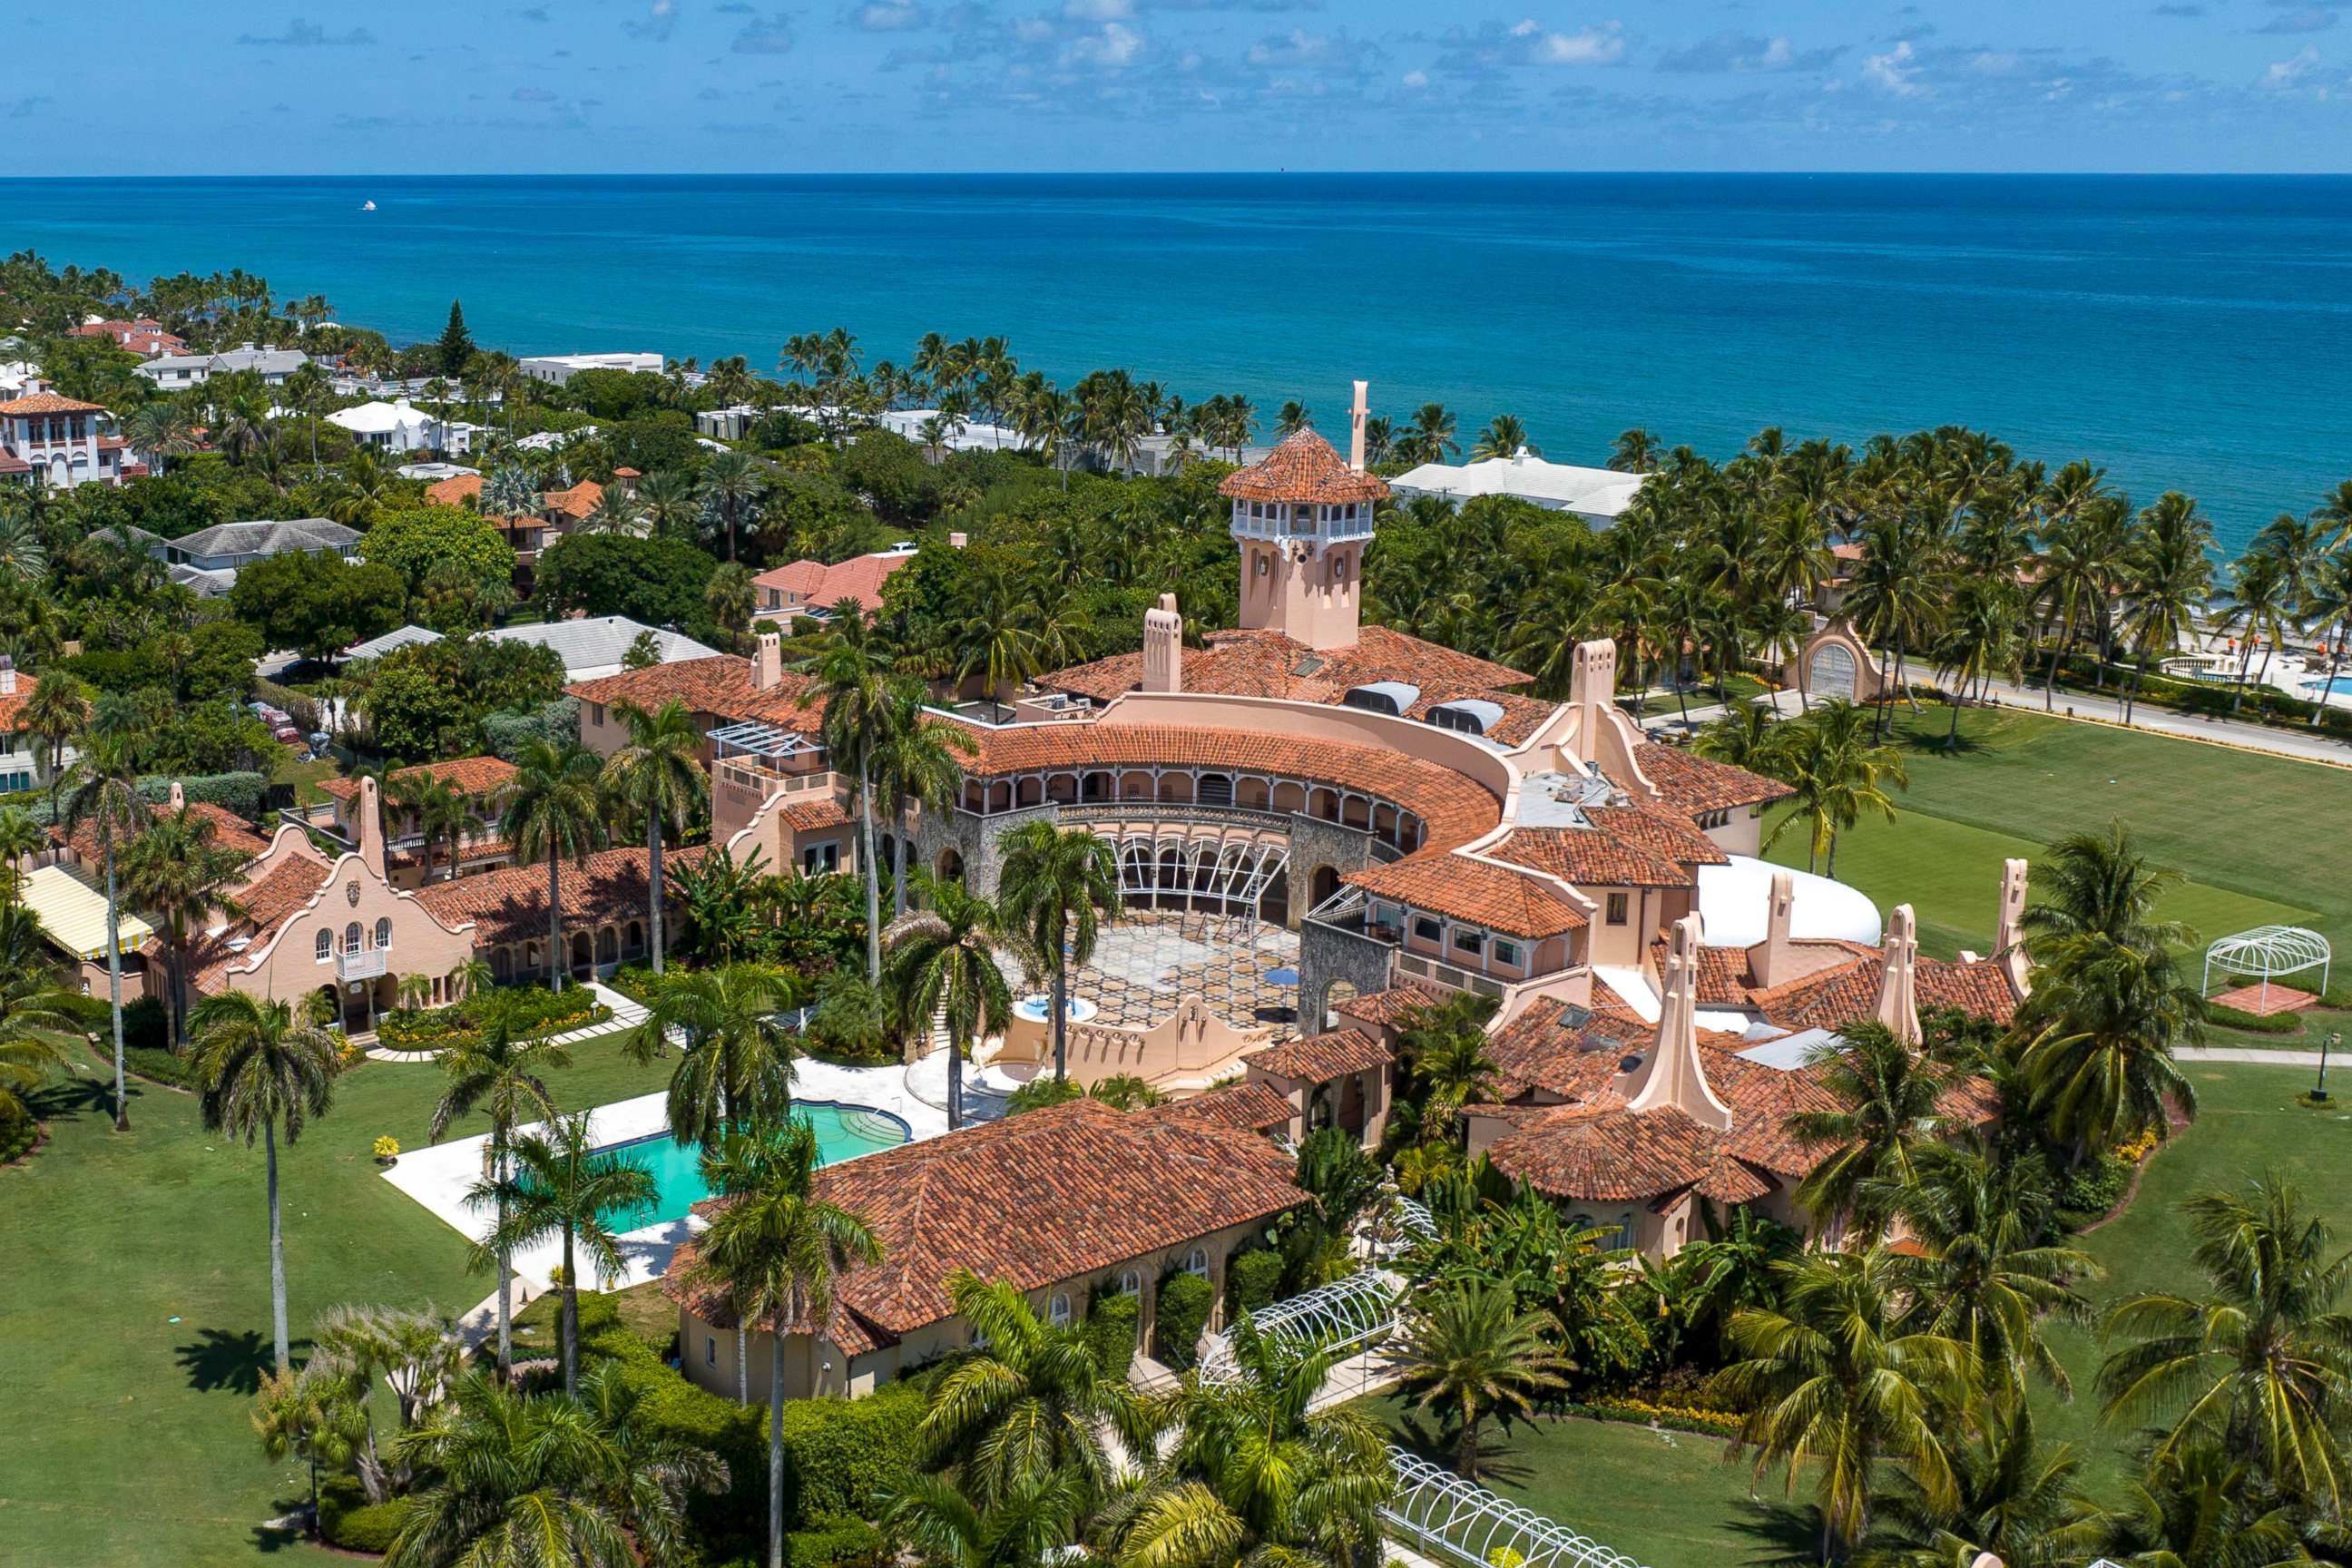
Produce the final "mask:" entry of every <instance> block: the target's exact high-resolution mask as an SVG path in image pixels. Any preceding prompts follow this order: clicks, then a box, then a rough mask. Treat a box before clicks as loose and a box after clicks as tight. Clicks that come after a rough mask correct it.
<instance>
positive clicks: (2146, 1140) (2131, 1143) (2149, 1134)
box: [2116, 1128, 2156, 1165]
mask: <svg viewBox="0 0 2352 1568" xmlns="http://www.w3.org/2000/svg"><path fill="white" fill-rule="evenodd" d="M2155 1147H2156V1131H2155V1130H2154V1129H2153V1128H2151V1129H2149V1130H2148V1131H2145V1132H2142V1133H2141V1134H2140V1135H2139V1136H2138V1137H2137V1138H2133V1139H2130V1140H2127V1141H2126V1142H2121V1143H2118V1144H2116V1159H2118V1160H2122V1161H2124V1162H2126V1163H2129V1164H2134V1165H2137V1164H2138V1163H2140V1162H2141V1161H2142V1160H2145V1159H2147V1156H2148V1152H2149V1151H2151V1150H2153V1149H2154V1148H2155Z"/></svg>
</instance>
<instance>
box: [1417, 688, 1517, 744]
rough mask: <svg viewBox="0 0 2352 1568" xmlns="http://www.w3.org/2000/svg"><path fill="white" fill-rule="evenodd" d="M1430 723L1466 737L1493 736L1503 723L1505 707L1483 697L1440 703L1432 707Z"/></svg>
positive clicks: (1429, 716)
mask: <svg viewBox="0 0 2352 1568" xmlns="http://www.w3.org/2000/svg"><path fill="white" fill-rule="evenodd" d="M1428 718H1429V721H1430V722H1431V723H1433V724H1434V725H1436V726H1437V727H1438V728H1439V729H1441V730H1459V731H1462V732H1463V733H1464V734H1465V735H1491V734H1493V733H1494V732H1495V726H1496V725H1497V724H1499V723H1501V722H1502V721H1503V705H1502V704H1501V703H1499V702H1489V701H1487V700H1486V699H1485V698H1483V697H1465V698H1460V699H1457V700H1454V701H1452V702H1440V703H1437V704H1436V705H1434V706H1433V707H1432V708H1431V709H1430V710H1429V714H1428Z"/></svg>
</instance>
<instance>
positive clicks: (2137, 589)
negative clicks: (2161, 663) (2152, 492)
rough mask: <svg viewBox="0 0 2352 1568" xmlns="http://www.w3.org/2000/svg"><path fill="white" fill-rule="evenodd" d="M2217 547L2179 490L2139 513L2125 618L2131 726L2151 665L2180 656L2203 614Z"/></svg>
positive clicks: (2194, 507)
mask: <svg viewBox="0 0 2352 1568" xmlns="http://www.w3.org/2000/svg"><path fill="white" fill-rule="evenodd" d="M2212 543H2213V528H2212V525H2211V524H2210V523H2209V522H2207V521H2205V519H2204V518H2202V517H2201V516H2200V515H2198V512H2197V503H2196V502H2195V501H2193V500H2189V498H2188V497H2187V496H2185V495H2182V494H2180V493H2179V491H2178V490H2168V491H2167V492H2166V493H2165V494H2163V495H2162V496H2159V497H2158V498H2157V502H2156V504H2155V505H2154V506H2152V507H2150V508H2148V510H2147V511H2145V512H2143V513H2141V514H2140V544H2139V549H2138V550H2137V552H2135V553H2134V555H2133V558H2132V561H2131V564H2130V569H2129V570H2130V576H2129V581H2128V582H2127V584H2126V594H2125V611H2124V616H2123V633H2124V640H2125V642H2126V644H2127V645H2128V646H2129V647H2130V648H2131V649H2132V653H2133V659H2132V675H2131V684H2130V686H2129V687H2128V688H2126V690H2125V692H2124V722H2125V723H2126V724H2128V723H2130V722H2131V716H2132V705H2133V703H2134V701H2135V700H2136V699H2137V697H2138V695H2139V683H2140V677H2141V675H2142V674H2143V673H2144V672H2145V671H2146V670H2147V665H2148V661H2149V660H2151V659H2163V658H2169V657H2171V656H2172V655H2174V654H2176V653H2178V652H2179V651H2180V647H2181V644H2182V642H2183V640H2184V639H2185V638H2187V637H2189V634H2190V633H2191V632H2192V631H2193V629H2194V628H2195V626H2196V624H2197V620H2198V618H2199V617H2200V616H2201V615H2202V614H2203V613H2204V607H2205V600H2206V598H2207V596H2208V595H2209V593H2210V590H2211V587H2212V583H2213V557H2212Z"/></svg>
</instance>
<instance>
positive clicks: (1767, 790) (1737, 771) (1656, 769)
mask: <svg viewBox="0 0 2352 1568" xmlns="http://www.w3.org/2000/svg"><path fill="white" fill-rule="evenodd" d="M1633 761H1634V763H1635V764H1636V765H1637V766H1639V767H1640V768H1641V770H1642V773H1643V776H1644V777H1646V778H1647V779H1648V780H1649V781H1650V782H1651V783H1652V784H1655V785H1657V786H1658V797H1659V799H1660V800H1662V801H1663V802H1664V804H1666V805H1671V806H1673V807H1674V808H1675V810H1676V811H1679V812H1681V813H1682V814H1683V815H1685V816H1697V815H1698V814H1699V813H1700V812H1703V811H1731V810H1734V809H1736V808H1738V807H1739V806H1743V805H1770V804H1771V803H1772V802H1774V801H1776V800H1786V799H1788V798H1789V796H1790V795H1793V794H1795V793H1796V792H1795V791H1793V790H1791V789H1790V787H1789V786H1788V785H1787V784H1782V783H1781V782H1780V780H1778V779H1768V778H1766V777H1765V776H1764V775H1763V774H1761V773H1749V772H1748V770H1747V769H1746V768H1735V767H1733V766H1732V765H1731V764H1730V763H1718V762H1715V761H1713V760H1712V759H1710V758H1706V757H1702V756H1700V755H1698V754H1697V753H1696V752H1692V751H1690V750H1688V749H1686V748H1685V747H1682V746H1664V745H1660V744H1659V743H1658V742H1655V741H1644V742H1643V743H1642V744H1640V745H1638V746H1636V747H1634V748H1633Z"/></svg>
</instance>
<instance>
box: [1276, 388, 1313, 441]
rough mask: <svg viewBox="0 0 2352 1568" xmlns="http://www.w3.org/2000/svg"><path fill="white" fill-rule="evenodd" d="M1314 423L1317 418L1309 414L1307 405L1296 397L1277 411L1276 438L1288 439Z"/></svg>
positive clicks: (1278, 439)
mask: <svg viewBox="0 0 2352 1568" xmlns="http://www.w3.org/2000/svg"><path fill="white" fill-rule="evenodd" d="M1314 423H1315V416H1314V415H1313V414H1312V413H1310V412H1308V410H1307V405H1305V404H1304V403H1301V402H1299V401H1298V399H1297V398H1295V397H1294V398H1292V399H1291V400H1290V401H1289V402H1287V403H1286V404H1284V405H1282V406H1281V407H1280V408H1278V409H1276V411H1275V416H1274V438H1275V439H1276V440H1277V441H1280V440H1285V439H1287V438H1288V437H1292V436H1296V435H1297V434H1298V433H1299V432H1300V431H1301V430H1304V429H1306V428H1307V427H1308V426H1311V425H1313V424H1314Z"/></svg>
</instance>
